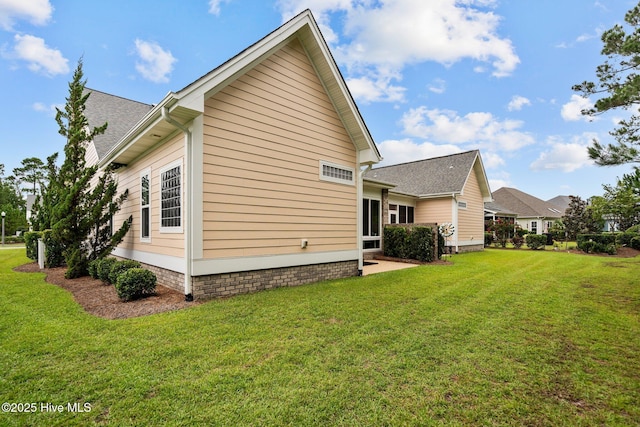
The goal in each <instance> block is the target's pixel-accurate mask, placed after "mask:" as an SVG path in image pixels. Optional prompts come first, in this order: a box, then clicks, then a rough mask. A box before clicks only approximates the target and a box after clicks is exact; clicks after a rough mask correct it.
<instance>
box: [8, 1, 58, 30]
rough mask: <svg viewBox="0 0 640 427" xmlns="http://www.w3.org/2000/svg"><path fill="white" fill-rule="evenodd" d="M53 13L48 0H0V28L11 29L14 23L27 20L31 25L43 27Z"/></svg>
mask: <svg viewBox="0 0 640 427" xmlns="http://www.w3.org/2000/svg"><path fill="white" fill-rule="evenodd" d="M52 13H53V7H52V6H51V4H50V3H49V0H28V1H25V0H0V27H2V28H3V29H5V30H7V31H11V30H12V29H13V25H14V23H15V21H17V20H19V19H24V20H27V21H28V22H30V23H32V24H33V25H45V24H46V23H47V22H48V21H49V20H50V19H51V14H52Z"/></svg>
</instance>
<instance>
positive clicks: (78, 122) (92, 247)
mask: <svg viewBox="0 0 640 427" xmlns="http://www.w3.org/2000/svg"><path fill="white" fill-rule="evenodd" d="M83 77H84V74H83V71H82V59H81V60H79V61H78V66H77V68H76V70H75V72H74V74H73V80H72V81H71V82H70V83H69V96H68V98H67V99H66V101H67V102H66V105H65V108H64V111H62V110H60V109H57V114H56V122H57V123H58V126H59V128H60V129H59V133H60V135H62V136H64V137H65V138H66V139H67V142H66V145H65V147H64V153H65V159H64V162H63V164H62V166H61V167H60V170H59V173H58V180H57V181H58V185H57V198H58V200H57V203H56V205H55V207H54V208H53V209H52V211H51V215H52V219H51V222H52V230H53V237H54V238H55V239H56V240H57V241H58V243H59V244H61V245H62V247H63V248H64V249H63V254H64V258H65V262H66V264H67V272H66V274H65V276H66V277H67V278H76V277H80V276H83V275H86V274H87V266H88V263H89V261H91V260H92V259H95V258H97V257H98V256H103V255H104V254H105V253H107V252H110V251H111V249H113V248H114V247H115V246H116V245H117V244H118V243H120V241H122V238H123V237H124V235H125V234H126V232H127V231H128V229H129V224H130V221H125V222H124V223H123V225H122V226H121V227H120V229H119V230H118V231H117V232H115V233H112V230H111V215H113V214H114V213H115V212H117V211H118V209H119V208H120V206H121V204H122V202H123V201H124V199H125V198H126V194H125V195H123V196H120V197H118V198H116V199H114V197H115V195H116V192H117V183H116V182H115V179H114V178H113V176H112V175H111V174H112V171H110V170H107V171H104V172H103V174H102V175H100V176H99V177H98V184H97V185H96V186H95V187H94V188H93V189H91V182H92V180H93V178H94V177H96V174H97V173H98V167H97V165H93V166H89V167H87V165H86V161H85V153H86V146H87V144H88V143H89V142H91V141H92V140H93V139H94V138H95V137H96V136H97V135H100V134H102V133H104V131H105V130H106V129H107V123H105V124H103V125H102V126H98V127H94V128H93V129H90V127H89V121H88V120H87V118H86V117H85V115H84V111H85V108H86V106H85V104H86V102H87V99H88V98H89V96H90V93H86V92H85V85H86V80H83ZM96 251H97V252H96Z"/></svg>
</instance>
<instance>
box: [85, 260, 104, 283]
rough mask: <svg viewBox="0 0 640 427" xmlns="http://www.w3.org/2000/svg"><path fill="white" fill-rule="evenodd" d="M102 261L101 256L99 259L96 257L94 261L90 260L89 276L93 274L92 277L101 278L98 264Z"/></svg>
mask: <svg viewBox="0 0 640 427" xmlns="http://www.w3.org/2000/svg"><path fill="white" fill-rule="evenodd" d="M100 261H102V259H101V258H98V259H94V260H93V261H90V262H89V266H88V268H87V269H88V271H89V276H91V278H92V279H99V278H100V277H98V266H99V265H100Z"/></svg>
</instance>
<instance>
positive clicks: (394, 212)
mask: <svg viewBox="0 0 640 427" xmlns="http://www.w3.org/2000/svg"><path fill="white" fill-rule="evenodd" d="M414 212H415V208H414V207H413V206H404V205H389V224H413V223H414Z"/></svg>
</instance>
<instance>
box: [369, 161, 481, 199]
mask: <svg viewBox="0 0 640 427" xmlns="http://www.w3.org/2000/svg"><path fill="white" fill-rule="evenodd" d="M474 171H476V172H478V173H480V175H481V176H479V179H478V181H479V183H480V189H481V192H482V195H483V196H484V197H485V198H486V199H487V200H488V199H489V198H490V196H491V190H490V189H489V183H488V181H487V178H486V174H485V171H484V166H483V165H482V159H481V157H480V152H479V151H478V150H472V151H466V152H464V153H458V154H451V155H449V156H442V157H434V158H431V159H424V160H418V161H414V162H408V163H400V164H397V165H392V166H384V167H379V168H375V169H371V170H369V171H367V172H366V173H365V179H366V180H368V181H373V182H386V183H393V184H395V188H394V189H393V190H391V191H393V192H396V193H403V194H409V195H413V196H417V197H434V196H445V195H446V196H448V195H452V194H462V191H463V189H464V186H465V184H466V182H467V180H468V178H469V175H470V174H471V173H472V172H474Z"/></svg>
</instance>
